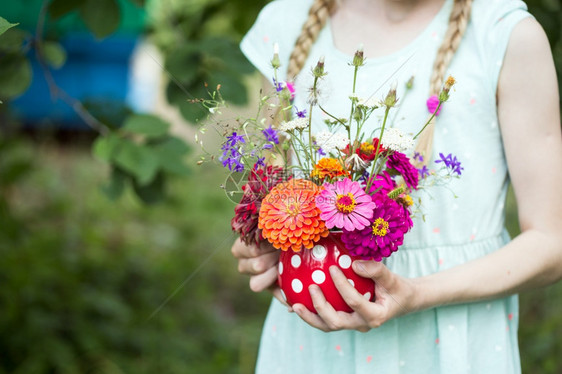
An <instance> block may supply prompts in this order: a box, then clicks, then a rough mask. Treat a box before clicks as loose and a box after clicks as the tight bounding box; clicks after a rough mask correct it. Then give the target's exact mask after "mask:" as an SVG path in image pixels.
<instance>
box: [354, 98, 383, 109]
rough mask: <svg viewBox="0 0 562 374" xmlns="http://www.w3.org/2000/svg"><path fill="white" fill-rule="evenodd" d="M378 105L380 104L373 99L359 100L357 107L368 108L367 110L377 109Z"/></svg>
mask: <svg viewBox="0 0 562 374" xmlns="http://www.w3.org/2000/svg"><path fill="white" fill-rule="evenodd" d="M379 104H380V102H379V101H378V100H377V99H375V98H373V97H371V98H369V99H363V98H360V99H359V102H358V103H357V105H361V106H364V107H368V108H374V107H378V106H379Z"/></svg>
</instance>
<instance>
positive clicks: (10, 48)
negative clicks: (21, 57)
mask: <svg viewBox="0 0 562 374" xmlns="http://www.w3.org/2000/svg"><path fill="white" fill-rule="evenodd" d="M26 37H27V33H26V32H25V31H23V30H20V29H9V30H8V31H6V33H5V34H4V35H2V37H0V52H3V53H6V54H7V53H21V52H20V51H21V50H22V46H23V42H24V41H25V38H26Z"/></svg>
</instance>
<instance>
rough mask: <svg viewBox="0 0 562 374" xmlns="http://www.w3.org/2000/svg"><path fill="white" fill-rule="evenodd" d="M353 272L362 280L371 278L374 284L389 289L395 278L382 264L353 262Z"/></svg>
mask: <svg viewBox="0 0 562 374" xmlns="http://www.w3.org/2000/svg"><path fill="white" fill-rule="evenodd" d="M353 271H354V272H355V273H356V274H357V275H359V276H361V277H364V278H371V279H372V280H373V281H375V284H378V285H380V286H383V287H384V288H385V289H389V288H391V287H392V286H393V285H394V282H395V276H394V274H393V273H392V272H391V271H390V270H388V268H387V267H386V266H384V264H383V263H382V262H376V261H361V260H357V261H354V262H353Z"/></svg>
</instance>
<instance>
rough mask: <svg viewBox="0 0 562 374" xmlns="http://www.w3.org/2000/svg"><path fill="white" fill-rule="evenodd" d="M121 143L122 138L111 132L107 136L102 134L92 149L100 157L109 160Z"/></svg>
mask: <svg viewBox="0 0 562 374" xmlns="http://www.w3.org/2000/svg"><path fill="white" fill-rule="evenodd" d="M120 143H121V138H119V136H117V135H116V134H113V133H111V134H109V135H107V136H100V137H98V138H97V139H96V140H95V142H94V145H93V147H92V151H93V153H94V156H96V157H97V158H98V159H100V160H102V161H106V162H109V161H111V159H112V158H113V156H114V154H115V152H116V149H117V148H118V147H119V144H120Z"/></svg>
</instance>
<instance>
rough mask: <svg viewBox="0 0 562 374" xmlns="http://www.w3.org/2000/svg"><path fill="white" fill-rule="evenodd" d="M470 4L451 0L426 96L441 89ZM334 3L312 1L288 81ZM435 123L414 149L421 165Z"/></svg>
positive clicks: (300, 65)
mask: <svg viewBox="0 0 562 374" xmlns="http://www.w3.org/2000/svg"><path fill="white" fill-rule="evenodd" d="M472 1H473V0H454V5H453V9H452V10H451V15H450V17H449V25H448V27H447V31H446V33H445V37H444V38H443V42H442V43H441V46H440V47H439V50H438V51H437V56H436V57H435V61H434V63H433V72H432V74H431V78H430V92H429V95H438V94H439V91H440V90H441V87H442V85H443V81H444V78H445V72H446V71H447V68H448V67H449V65H450V64H451V61H452V59H453V57H454V55H455V52H456V51H457V49H458V48H459V45H460V42H461V40H462V37H463V35H464V33H465V31H466V27H467V25H468V20H469V18H470V10H471V8H472ZM337 2H339V0H314V1H313V2H312V5H311V6H310V10H309V12H308V18H307V19H306V21H305V23H304V25H303V27H302V30H301V33H300V35H299V37H298V38H297V41H296V42H295V46H294V48H293V51H292V53H291V56H290V57H289V65H288V68H287V77H288V78H290V79H293V78H294V77H295V76H296V75H297V74H298V73H299V72H300V71H301V69H302V68H303V66H304V64H305V62H306V59H307V57H308V54H309V52H310V49H311V47H312V45H313V44H314V42H315V41H316V39H317V38H318V35H319V34H320V31H321V30H322V28H323V27H324V26H325V25H326V21H327V20H328V17H329V16H330V14H332V13H333V11H334V10H335V8H336V6H337ZM434 122H435V120H434V119H433V120H432V121H431V123H430V124H429V125H428V126H427V127H426V128H425V130H424V131H423V132H422V134H421V135H420V137H419V141H418V144H417V146H416V152H418V153H420V154H422V155H424V156H425V157H424V162H427V161H428V160H429V158H430V156H431V152H432V145H433V133H434V129H435V123H434Z"/></svg>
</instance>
